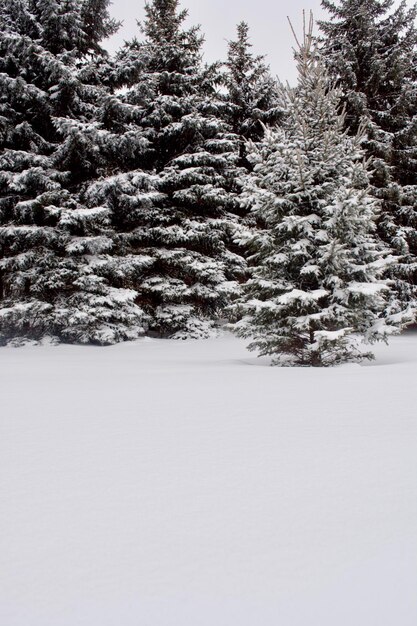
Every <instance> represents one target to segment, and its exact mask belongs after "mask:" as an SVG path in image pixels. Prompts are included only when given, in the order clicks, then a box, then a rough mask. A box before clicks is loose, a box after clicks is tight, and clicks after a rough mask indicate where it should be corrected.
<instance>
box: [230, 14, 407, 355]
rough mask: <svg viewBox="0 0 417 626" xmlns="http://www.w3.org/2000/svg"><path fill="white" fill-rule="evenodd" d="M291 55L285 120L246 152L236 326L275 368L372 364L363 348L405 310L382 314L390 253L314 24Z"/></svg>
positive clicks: (356, 141) (384, 333)
mask: <svg viewBox="0 0 417 626" xmlns="http://www.w3.org/2000/svg"><path fill="white" fill-rule="evenodd" d="M296 58H297V63H298V73H299V77H298V85H297V87H296V89H295V90H294V91H292V90H290V89H289V88H287V89H285V90H284V95H285V97H286V99H287V102H288V116H287V118H286V120H285V122H284V124H283V127H282V128H279V129H269V130H267V131H266V136H265V139H264V141H263V142H262V144H261V148H260V149H259V150H257V151H255V153H254V154H253V155H252V156H253V158H254V159H255V163H256V166H255V170H254V174H253V177H252V183H251V185H250V187H249V188H248V189H247V190H246V198H247V202H248V204H249V205H251V207H252V212H253V214H254V216H255V218H256V220H257V222H258V228H257V229H256V230H255V231H254V232H250V233H248V236H247V239H248V243H249V244H250V246H251V249H252V256H251V259H250V261H251V265H252V277H251V279H250V280H249V281H248V283H247V285H246V286H245V296H244V298H243V299H242V300H241V301H240V302H239V303H238V304H237V305H235V306H234V307H233V309H232V311H233V314H234V315H235V316H240V317H241V319H240V321H238V322H237V323H236V324H235V326H234V328H235V330H236V332H237V334H238V335H239V336H242V337H250V338H251V339H252V343H251V344H250V346H249V348H250V349H257V350H259V353H260V354H261V355H272V357H273V363H274V364H279V365H301V366H303V365H304V366H312V365H313V366H327V365H333V364H337V363H343V362H348V361H353V362H355V361H360V360H362V359H364V358H372V354H371V353H370V352H363V351H362V349H361V346H362V344H363V343H372V342H374V341H376V340H379V339H385V338H386V337H387V335H389V334H391V333H393V332H397V330H398V328H399V327H400V324H401V319H402V314H397V315H393V316H392V317H391V318H389V319H388V318H386V317H384V311H385V310H386V308H387V303H388V302H389V301H390V299H391V298H392V297H393V294H392V290H391V289H390V285H389V283H388V282H387V281H383V280H381V274H382V272H383V270H384V268H385V267H386V265H387V263H389V256H388V254H387V250H386V249H385V247H384V245H383V244H382V243H381V242H380V241H379V240H378V239H377V237H376V235H375V232H374V231H375V226H374V222H373V220H374V217H375V208H376V207H375V201H374V200H373V199H372V197H370V196H369V193H368V173H367V169H366V166H365V164H364V162H363V151H362V149H361V146H360V144H361V140H362V131H359V134H357V135H356V136H353V137H349V136H347V135H346V133H345V132H344V124H345V114H344V113H343V112H341V111H340V98H341V94H340V92H339V90H337V89H335V88H334V87H332V86H331V84H330V82H329V79H328V76H327V73H326V70H325V67H324V64H323V61H322V59H321V57H320V55H319V53H318V50H317V48H316V47H315V46H314V45H313V37H312V23H311V24H310V29H309V32H308V33H307V34H305V36H304V41H303V44H302V45H301V46H300V48H299V50H298V52H297V54H296Z"/></svg>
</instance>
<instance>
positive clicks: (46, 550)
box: [0, 333, 417, 626]
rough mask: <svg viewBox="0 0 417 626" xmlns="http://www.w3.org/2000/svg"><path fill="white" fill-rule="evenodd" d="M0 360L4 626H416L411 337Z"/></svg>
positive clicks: (43, 350)
mask: <svg viewBox="0 0 417 626" xmlns="http://www.w3.org/2000/svg"><path fill="white" fill-rule="evenodd" d="M244 345H245V344H244V343H242V342H240V341H238V340H236V339H233V338H230V337H225V338H221V339H217V340H208V341H200V342H196V341H189V342H174V341H158V340H140V341H137V342H135V343H127V344H123V345H118V346H114V347H111V348H87V347H74V346H59V347H40V348H29V347H26V348H21V349H2V350H0V387H1V420H0V425H1V432H0V498H1V509H0V555H1V556H0V558H1V564H0V624H2V626H415V625H416V624H417V591H416V580H417V408H416V405H417V385H416V380H417V334H412V333H410V334H407V335H405V336H403V337H400V338H396V339H393V340H392V342H391V345H390V346H389V347H386V346H383V345H382V346H378V347H376V353H377V355H378V358H377V361H376V362H374V363H373V364H370V365H366V366H359V365H348V366H343V367H338V368H334V369H281V368H269V367H267V366H266V364H267V362H266V360H259V359H257V358H256V357H255V356H254V355H252V354H250V353H248V352H246V350H245V348H244Z"/></svg>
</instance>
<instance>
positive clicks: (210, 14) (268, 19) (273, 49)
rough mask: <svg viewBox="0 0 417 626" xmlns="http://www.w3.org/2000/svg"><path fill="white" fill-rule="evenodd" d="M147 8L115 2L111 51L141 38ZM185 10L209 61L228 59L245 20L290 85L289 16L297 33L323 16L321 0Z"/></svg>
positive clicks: (237, 2) (257, 47)
mask: <svg viewBox="0 0 417 626" xmlns="http://www.w3.org/2000/svg"><path fill="white" fill-rule="evenodd" d="M144 4H145V1H144V0H139V2H138V1H137V0H136V1H135V2H132V1H131V0H113V4H112V6H111V9H110V11H111V14H112V15H113V16H114V17H115V18H117V19H118V20H122V21H123V26H122V28H121V29H120V31H119V33H118V34H117V35H115V36H114V37H112V39H111V40H110V41H109V45H108V48H109V50H111V51H113V50H115V49H117V48H118V46H119V45H120V44H122V43H123V40H128V39H130V38H131V37H133V36H134V35H138V34H139V31H138V28H137V26H136V19H139V20H140V19H142V17H143V6H144ZM408 4H409V5H410V6H412V4H413V0H408ZM181 7H182V8H186V9H188V12H189V18H188V23H189V24H201V27H202V32H203V33H204V35H205V40H206V41H205V45H204V54H205V59H206V60H207V61H215V60H223V59H224V58H225V55H226V49H227V40H231V39H233V38H234V36H235V32H236V24H237V23H238V22H240V21H241V20H245V21H247V22H248V23H249V26H250V32H251V39H252V44H253V51H254V52H255V53H257V54H265V55H266V57H267V61H268V63H269V64H270V66H271V70H272V72H273V74H277V75H278V76H279V77H280V79H281V80H283V81H285V80H289V81H290V82H294V78H295V67H294V62H293V58H292V46H293V43H294V41H293V37H292V34H291V32H290V28H289V25H288V21H287V15H288V16H289V17H290V19H291V21H292V22H293V24H294V26H295V27H296V30H297V32H301V30H302V26H301V24H302V11H303V9H305V10H306V13H308V12H309V11H310V10H312V11H313V14H314V17H315V19H320V18H321V17H322V16H323V11H322V9H321V8H320V0H286V1H282V0H183V1H182V2H181Z"/></svg>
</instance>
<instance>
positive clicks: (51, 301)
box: [0, 0, 141, 343]
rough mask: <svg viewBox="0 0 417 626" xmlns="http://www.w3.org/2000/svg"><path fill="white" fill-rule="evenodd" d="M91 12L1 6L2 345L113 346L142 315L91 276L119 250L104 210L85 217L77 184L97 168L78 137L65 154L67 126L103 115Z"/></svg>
mask: <svg viewBox="0 0 417 626" xmlns="http://www.w3.org/2000/svg"><path fill="white" fill-rule="evenodd" d="M89 5H90V3H89V1H88V2H86V3H85V4H84V3H82V2H73V1H72V0H65V1H62V0H23V1H19V2H18V1H16V0H4V2H2V5H1V10H0V22H1V27H0V84H1V90H2V93H1V102H0V107H1V117H0V125H1V147H2V153H1V157H0V257H1V261H0V299H1V300H0V307H1V308H0V341H2V342H6V341H8V340H10V339H15V340H16V339H18V338H21V339H23V338H31V339H40V338H42V337H43V336H44V335H47V334H49V335H52V336H54V337H56V338H58V339H60V340H64V341H81V342H88V341H93V342H99V343H103V342H104V343H107V342H109V341H111V340H114V338H115V337H117V338H123V337H124V336H126V335H127V334H128V331H127V330H126V327H129V329H130V326H131V325H132V319H135V320H137V318H138V317H140V314H141V312H140V311H139V310H137V307H136V305H134V303H133V299H134V295H135V294H134V293H133V292H132V293H131V292H129V291H128V290H124V291H117V290H114V289H112V288H111V287H110V285H109V284H108V283H106V281H105V280H104V279H100V277H97V275H96V274H95V273H94V272H93V271H92V269H91V265H92V259H93V258H94V255H95V254H96V253H97V250H98V249H102V248H103V247H107V248H108V247H109V245H111V242H110V240H108V238H106V237H105V236H103V232H104V231H105V228H104V227H105V224H106V221H107V215H106V210H105V209H103V208H102V209H97V208H96V209H95V210H94V211H90V210H85V208H84V207H82V206H80V205H79V203H78V202H77V194H76V191H77V189H76V186H74V185H75V182H76V180H77V177H78V176H79V171H82V170H83V168H84V167H85V163H86V162H89V156H88V150H84V149H83V148H84V147H85V142H84V143H83V137H81V136H78V137H77V135H76V134H75V133H72V142H71V145H70V146H69V145H67V146H66V149H64V148H63V144H65V143H66V141H65V137H64V136H63V133H62V129H63V128H64V127H65V125H66V124H67V125H69V124H70V122H71V124H70V125H71V126H72V122H73V121H74V120H83V121H86V120H90V121H91V120H92V119H93V118H94V116H95V112H96V109H97V102H96V100H97V98H98V93H97V90H98V91H100V89H99V85H95V84H92V83H91V81H90V80H89V79H90V78H91V76H93V72H92V71H91V68H90V64H91V63H92V62H93V61H92V59H91V58H90V57H91V53H94V52H96V53H97V38H96V35H95V34H94V35H93V34H92V33H91V29H90V30H89V26H88V24H89V23H90V22H88V23H86V22H85V20H84V17H85V16H84V14H83V9H85V8H86V7H87V6H89ZM101 6H102V7H105V6H107V3H101ZM101 15H102V19H103V21H102V22H101V30H100V29H99V30H100V33H101V36H103V35H107V34H110V33H111V32H113V30H114V28H115V24H114V23H113V22H112V21H111V20H110V18H108V15H107V14H106V11H105V10H104V9H103V12H102V14H101ZM86 53H88V55H89V58H86V56H85V55H86ZM100 54H104V53H103V52H102V51H101V52H100ZM93 82H94V81H93ZM77 142H78V148H79V149H78V151H77ZM67 143H68V142H67ZM94 153H95V148H94V147H91V154H92V155H94ZM69 154H71V158H69V156H68V155H69ZM63 155H65V156H66V158H63ZM129 333H130V330H129Z"/></svg>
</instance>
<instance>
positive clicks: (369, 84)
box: [320, 0, 417, 305]
mask: <svg viewBox="0 0 417 626" xmlns="http://www.w3.org/2000/svg"><path fill="white" fill-rule="evenodd" d="M322 5H323V7H324V8H325V9H326V10H327V11H328V13H329V14H330V19H329V20H328V21H323V22H321V23H320V26H321V29H322V32H323V49H324V53H325V59H326V63H327V65H328V68H329V71H330V73H331V75H332V76H333V78H334V79H336V80H337V81H338V84H339V85H340V87H341V88H342V89H343V92H344V102H345V104H346V111H347V116H346V124H347V127H348V128H349V129H350V132H352V133H355V132H356V130H357V128H358V126H359V125H360V124H365V127H366V141H365V143H364V146H365V148H366V151H367V154H368V155H369V156H371V157H372V158H373V168H374V170H373V173H372V178H371V182H372V186H373V193H374V195H375V196H376V197H377V198H379V199H381V200H382V212H381V215H380V219H379V232H380V234H381V236H382V237H383V238H384V239H385V241H387V242H388V243H389V245H390V246H392V247H393V249H394V250H395V251H396V253H397V255H398V263H397V264H396V266H394V267H393V272H394V276H395V277H396V278H397V282H398V289H399V292H400V293H401V294H402V295H401V297H402V298H404V300H406V301H411V302H414V305H416V302H417V298H416V285H417V28H416V15H417V9H416V6H415V7H414V8H411V9H409V8H408V7H407V3H406V2H405V1H404V0H403V1H402V2H400V4H399V5H398V7H397V8H394V1H393V0H383V1H381V0H338V1H337V2H333V1H331V0H322Z"/></svg>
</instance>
